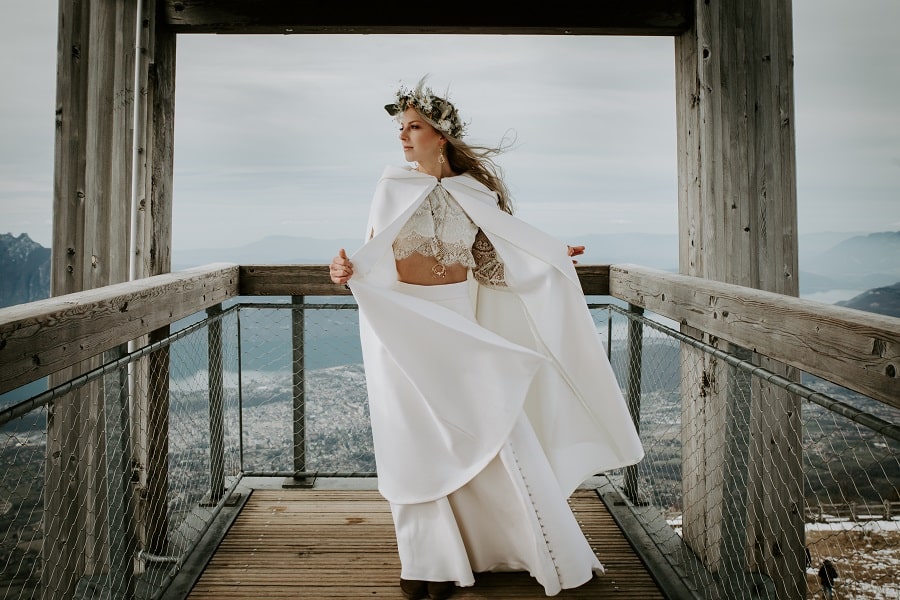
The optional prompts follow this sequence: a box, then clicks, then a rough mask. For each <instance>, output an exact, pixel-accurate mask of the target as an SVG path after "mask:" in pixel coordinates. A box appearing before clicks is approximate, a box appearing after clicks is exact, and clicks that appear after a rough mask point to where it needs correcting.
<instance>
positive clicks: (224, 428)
mask: <svg viewBox="0 0 900 600" xmlns="http://www.w3.org/2000/svg"><path fill="white" fill-rule="evenodd" d="M339 300H340V299H337V300H335V302H338V301H339ZM592 314H593V315H594V318H595V323H596V325H597V329H598V331H599V332H600V334H601V336H603V338H604V339H605V341H606V343H607V346H608V348H609V352H610V361H611V363H612V365H613V369H614V370H615V371H616V374H617V377H618V378H619V382H620V384H621V385H622V387H623V391H624V392H625V394H626V396H627V397H628V399H629V402H630V403H631V404H632V407H633V409H634V410H636V411H639V414H640V418H639V429H640V433H641V438H642V440H643V443H644V447H645V450H646V457H645V459H644V460H643V461H642V462H641V463H640V464H638V465H637V466H636V467H635V468H633V469H630V470H629V469H622V470H620V471H617V472H614V473H609V474H607V475H608V476H609V477H610V479H611V480H612V481H614V482H615V483H616V485H617V486H618V487H619V488H620V489H624V490H626V491H628V493H629V497H630V498H631V499H632V506H631V510H632V511H633V512H634V514H635V515H636V516H637V517H638V521H639V522H640V524H641V526H642V527H643V529H644V531H645V532H646V534H647V535H648V536H649V538H650V539H651V540H652V541H653V544H654V545H655V547H656V550H657V551H658V552H659V554H660V555H661V556H662V557H663V558H664V560H665V561H666V562H667V563H668V565H669V567H670V568H671V569H672V570H673V572H675V573H677V575H678V576H679V577H680V578H681V579H682V580H683V581H684V582H685V585H686V587H688V588H689V589H690V590H691V592H692V593H693V595H695V596H696V597H699V598H717V597H729V598H731V597H735V598H741V597H749V596H747V591H748V590H754V593H759V594H762V595H765V593H770V596H771V597H776V595H775V592H774V591H772V589H771V588H772V585H773V584H772V581H771V579H770V578H767V577H765V576H761V575H759V573H760V572H761V570H760V568H759V565H758V564H756V563H755V562H754V561H755V560H756V558H755V556H754V554H753V552H752V551H749V550H748V544H747V542H746V540H747V536H748V533H747V532H748V531H752V530H754V529H756V530H761V531H762V532H763V533H771V532H772V531H781V530H782V529H784V527H783V525H784V524H779V523H769V522H768V521H767V520H766V515H765V514H759V509H756V511H757V512H754V511H753V510H751V509H749V508H748V506H749V505H751V504H754V503H755V505H756V506H762V507H767V506H768V507H770V508H771V509H772V514H776V513H780V512H784V511H783V510H782V509H783V506H784V505H783V502H785V501H786V500H785V498H788V497H790V494H785V495H784V497H778V496H772V497H766V498H762V497H761V495H763V494H764V492H762V491H760V490H759V489H758V484H756V483H754V481H756V479H755V476H757V475H758V474H757V473H753V472H752V471H751V464H752V465H760V464H762V465H763V468H764V469H768V467H767V466H766V465H765V463H764V462H759V461H758V460H757V461H753V460H751V458H753V457H754V456H756V455H755V454H754V453H758V452H759V451H760V449H759V448H758V447H757V446H755V445H754V444H755V443H756V442H755V440H756V439H757V438H759V437H760V435H759V434H761V432H766V433H767V434H769V435H771V436H772V438H773V439H775V438H776V437H777V435H775V434H779V435H787V432H789V431H791V430H792V428H791V427H787V426H785V424H787V425H791V426H793V425H794V424H796V425H797V426H796V427H794V428H793V430H794V431H797V432H799V433H798V435H800V436H801V439H800V440H799V445H800V447H801V448H802V451H803V460H802V461H801V463H800V465H801V466H800V469H802V473H800V474H798V476H797V477H792V478H786V479H784V480H781V481H779V482H778V484H777V485H778V486H781V487H782V488H783V489H785V490H788V489H789V486H791V485H797V486H802V488H800V489H798V490H796V494H795V496H796V497H800V498H803V507H802V508H801V509H800V510H799V511H797V512H798V519H801V520H802V521H803V522H802V524H801V527H800V528H799V530H800V531H801V532H802V533H800V534H799V536H795V538H794V539H787V540H785V544H787V545H789V546H791V547H798V545H800V546H799V547H804V546H805V547H806V548H808V549H809V554H808V556H809V562H808V563H806V564H799V565H798V573H792V574H789V576H788V577H786V578H785V580H786V581H789V582H795V583H796V586H795V588H793V589H791V590H788V591H787V593H788V595H789V597H794V598H800V597H806V598H813V597H817V594H818V593H819V591H820V586H819V584H818V577H817V571H818V567H819V565H820V563H821V561H822V560H824V558H826V557H827V558H830V559H832V560H833V561H834V562H835V564H836V565H837V568H838V572H839V578H838V580H837V582H836V589H837V591H838V594H839V595H838V597H839V598H842V599H844V598H860V599H869V598H871V599H874V598H897V597H900V589H898V584H897V583H896V581H895V579H896V578H895V577H893V574H894V573H895V571H896V568H897V566H898V563H900V550H898V548H900V543H898V542H900V537H898V523H900V520H898V514H897V513H898V512H900V509H898V500H900V497H898V489H897V485H898V481H900V454H898V453H900V443H898V435H897V431H898V429H897V427H896V426H895V425H892V424H891V423H895V422H897V420H898V419H897V411H895V410H893V409H890V408H889V407H886V406H885V405H883V404H881V403H878V402H874V401H871V400H869V399H868V398H865V397H860V396H858V395H854V394H851V393H850V392H847V391H846V390H841V389H839V388H835V386H832V385H831V384H828V383H827V382H824V381H821V380H816V379H814V378H811V377H807V376H803V378H802V380H801V383H803V384H804V386H805V387H804V386H797V388H796V389H792V390H791V391H792V392H794V393H795V394H796V393H797V392H799V393H801V395H802V398H801V399H800V400H799V403H798V404H796V405H797V406H799V407H800V410H799V411H796V413H797V414H789V413H790V412H791V411H790V409H791V407H792V406H794V405H793V404H791V399H790V398H791V395H790V394H786V392H785V390H784V389H783V388H782V387H779V385H775V384H778V383H779V381H778V380H777V378H775V379H774V380H773V378H772V377H770V376H769V374H767V373H768V372H767V371H765V370H758V369H757V370H752V369H750V370H748V369H747V368H745V367H746V363H745V361H744V360H743V359H745V358H747V356H746V353H741V352H740V351H738V354H737V355H735V356H731V355H729V356H725V355H724V354H723V353H721V352H720V351H709V350H708V349H706V348H703V347H701V346H702V345H691V344H688V343H686V342H685V340H684V336H681V337H679V336H680V334H679V333H678V332H677V331H673V330H669V329H667V328H666V327H664V326H662V325H661V324H660V322H659V321H649V320H647V319H643V318H641V317H639V316H635V315H627V314H625V312H624V311H623V310H621V309H619V308H618V307H616V306H612V307H606V306H605V305H603V306H596V307H595V308H594V309H593V310H592ZM636 323H640V325H641V326H640V327H636ZM173 329H177V330H178V332H177V333H175V334H173V335H172V336H170V337H169V338H161V339H160V340H158V341H154V340H151V341H149V342H147V343H146V344H143V343H142V344H138V345H140V346H141V348H139V349H137V350H134V351H132V352H131V353H125V352H124V351H120V352H119V353H118V354H116V353H109V354H108V355H107V356H105V357H104V360H103V361H102V362H105V363H106V366H105V367H99V366H98V365H99V363H100V362H101V361H100V360H99V359H98V360H97V363H96V364H92V365H90V367H91V368H93V369H94V370H93V371H91V372H90V373H89V374H88V375H86V376H79V377H75V378H74V379H69V380H68V381H65V382H64V383H63V384H62V386H61V387H60V388H57V389H54V390H51V391H49V392H45V393H43V394H40V395H38V396H37V397H35V398H32V399H31V400H29V401H26V402H24V403H21V404H19V405H18V409H17V410H16V411H14V412H15V416H11V415H12V413H10V411H9V410H8V408H9V407H7V410H3V412H2V413H0V415H2V416H3V418H2V419H0V423H2V425H0V459H2V461H3V474H2V479H0V524H2V530H0V531H2V537H0V565H2V573H0V598H59V597H75V598H92V599H93V598H108V597H109V598H111V597H119V596H126V597H136V598H156V597H159V596H160V594H161V593H162V592H163V590H165V588H166V586H167V585H168V582H169V581H170V580H171V579H172V578H173V577H174V576H175V574H176V573H177V571H178V570H179V569H180V568H181V566H182V564H183V563H184V561H185V560H186V558H187V556H188V555H189V554H190V552H191V551H192V549H193V548H194V546H195V545H196V544H197V542H198V541H199V539H200V538H201V536H202V535H203V533H204V532H205V531H206V529H207V528H208V527H209V525H210V523H211V522H212V521H213V520H214V519H215V517H216V513H217V511H218V510H219V509H220V508H221V506H222V505H223V503H225V502H227V501H228V496H229V493H230V491H231V490H232V489H233V487H234V486H235V485H236V484H237V482H238V481H239V479H240V478H241V477H242V476H245V475H282V476H302V475H318V476H327V475H356V476H374V474H375V473H374V471H375V465H374V456H373V452H372V441H371V431H370V428H369V423H368V410H367V403H366V388H365V377H364V372H363V369H362V358H361V351H360V348H359V335H358V321H357V312H356V310H355V305H354V304H352V303H350V304H345V303H335V304H301V303H299V302H298V303H294V304H291V302H290V301H283V302H275V303H267V304H261V303H248V302H242V303H238V304H236V305H234V306H233V307H232V308H231V309H229V310H228V311H226V312H225V313H221V314H220V313H218V312H216V311H212V312H211V316H210V317H209V318H208V319H203V315H197V316H195V318H193V319H192V320H191V321H190V322H185V323H179V324H176V326H174V327H173ZM629 338H631V339H632V340H639V344H637V347H638V348H639V352H635V351H634V348H635V346H634V345H633V346H632V349H631V350H629ZM713 350H715V349H713ZM66 377H67V376H65V375H63V374H60V375H58V376H57V377H56V379H59V380H63V379H66ZM773 381H774V384H773ZM785 381H787V380H785ZM788 383H790V382H788ZM685 390H690V393H688V394H687V397H686V395H685ZM803 394H805V395H803ZM723 398H728V400H727V401H724V400H723ZM779 407H783V411H782V413H779V412H778V409H779ZM773 408H774V409H775V410H773ZM759 413H771V414H776V415H778V414H780V415H781V416H782V417H783V419H784V420H785V421H784V423H782V422H781V420H780V419H776V421H777V422H765V420H764V419H763V420H760V419H759V418H758V417H757V415H758V414H759ZM698 415H699V416H698ZM792 419H794V420H796V421H793V420H792ZM48 422H49V423H50V426H49V427H48ZM770 457H771V458H770V461H771V463H772V464H771V467H772V468H771V470H772V472H773V473H780V471H779V468H780V467H779V465H777V464H775V463H777V462H779V461H780V462H790V458H791V457H790V456H787V455H785V454H779V451H778V449H777V448H776V449H775V451H773V452H771V453H770ZM711 462H712V463H715V466H716V468H715V469H713V470H712V472H714V473H717V477H718V478H719V479H718V480H717V481H715V482H714V483H715V485H710V483H709V481H708V478H709V475H708V473H709V469H708V467H709V464H710V463H711ZM753 468H757V467H756V466H754V467H753ZM779 476H780V475H779ZM744 499H752V500H754V502H749V501H748V502H744ZM697 506H703V507H704V509H703V510H700V511H697V510H693V511H691V510H687V508H688V507H697ZM687 514H693V515H698V514H699V515H701V516H700V517H699V518H698V517H696V516H695V517H694V520H693V521H691V522H688V521H686V519H685V515H687ZM788 525H790V524H788ZM787 530H788V531H789V530H790V528H789V527H788V528H787ZM72 540H75V541H74V542H73V541H72ZM67 544H68V545H67ZM57 547H60V548H71V547H77V548H79V549H81V550H79V551H78V552H71V553H68V554H62V553H60V552H58V551H56V550H55V549H56V548H57ZM600 551H601V553H602V546H601V548H600ZM47 565H54V566H53V567H48V566H47ZM65 573H70V574H71V573H75V574H76V576H75V581H66V579H65V576H64V575H63V574H65ZM797 582H799V583H797ZM801 588H802V589H801ZM63 589H66V590H74V595H72V594H70V595H63V594H61V593H60V590H63ZM767 590H768V592H767ZM779 593H780V590H779ZM778 597H781V596H780V595H778Z"/></svg>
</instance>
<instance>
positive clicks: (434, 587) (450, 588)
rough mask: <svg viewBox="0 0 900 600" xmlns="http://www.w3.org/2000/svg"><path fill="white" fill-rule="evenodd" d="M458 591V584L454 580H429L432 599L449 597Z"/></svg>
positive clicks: (429, 593) (441, 599) (442, 599)
mask: <svg viewBox="0 0 900 600" xmlns="http://www.w3.org/2000/svg"><path fill="white" fill-rule="evenodd" d="M454 591H456V584H455V583H453V582H452V581H429V582H428V597H429V598H431V600H444V598H449V597H450V596H452V595H453V592H454Z"/></svg>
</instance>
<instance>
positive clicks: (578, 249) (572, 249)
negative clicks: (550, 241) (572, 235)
mask: <svg viewBox="0 0 900 600" xmlns="http://www.w3.org/2000/svg"><path fill="white" fill-rule="evenodd" d="M566 247H567V248H568V249H569V256H578V255H579V254H584V246H566ZM572 264H575V265H577V264H578V261H577V260H573V261H572Z"/></svg>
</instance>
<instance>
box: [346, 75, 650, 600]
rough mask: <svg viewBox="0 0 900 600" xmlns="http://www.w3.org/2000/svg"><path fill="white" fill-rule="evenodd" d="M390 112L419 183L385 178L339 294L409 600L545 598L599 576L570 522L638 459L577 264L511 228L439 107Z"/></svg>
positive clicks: (503, 204)
mask: <svg viewBox="0 0 900 600" xmlns="http://www.w3.org/2000/svg"><path fill="white" fill-rule="evenodd" d="M424 81H425V79H424V78H423V79H422V81H420V82H419V84H418V86H417V87H415V88H414V89H407V88H405V87H401V88H400V90H399V91H398V92H397V98H396V102H395V103H393V104H389V105H388V106H386V107H385V108H386V110H387V111H388V113H389V114H391V115H392V116H395V117H396V118H397V119H398V121H399V123H400V143H401V145H402V148H403V155H404V157H405V159H406V161H407V162H409V163H412V164H413V165H414V166H413V167H388V168H387V169H385V171H384V173H383V175H382V177H381V179H380V180H379V182H378V184H377V186H376V190H375V195H374V199H373V202H372V207H371V211H370V215H369V224H368V227H367V232H366V242H365V244H364V245H363V246H362V248H360V249H359V250H358V251H357V252H356V253H355V254H354V255H353V257H352V259H351V258H349V257H348V256H347V254H346V252H345V251H344V250H343V249H341V250H340V252H339V253H338V256H336V257H335V258H334V259H333V261H332V263H331V266H330V275H331V279H332V281H333V282H335V283H339V284H347V285H348V287H349V288H350V289H351V290H352V292H353V295H354V296H355V298H356V301H357V304H358V305H359V313H360V339H361V341H362V347H363V360H364V363H365V368H366V377H367V387H368V395H369V407H370V414H371V420H372V434H373V440H374V448H375V458H376V464H377V470H378V487H379V491H380V492H381V494H382V495H383V496H384V497H385V498H386V499H387V500H388V501H389V502H390V505H391V511H392V515H393V519H394V525H395V529H396V534H397V546H398V550H399V554H400V561H401V565H402V567H401V573H400V587H401V590H402V592H403V594H404V596H405V597H406V598H411V599H415V598H425V597H430V598H432V599H436V598H447V597H448V596H450V595H451V594H452V593H453V591H454V589H455V587H456V586H471V585H474V583H475V579H474V573H478V572H486V571H510V570H516V571H527V572H529V573H530V574H531V575H532V576H533V577H534V578H535V579H536V580H537V581H538V582H539V583H540V584H541V585H542V586H543V587H544V591H545V593H546V594H547V595H548V596H553V595H556V594H557V593H559V592H560V591H561V590H562V589H568V588H574V587H578V586H580V585H582V584H584V583H586V582H587V581H588V580H590V579H591V578H592V577H593V574H594V573H602V572H603V566H602V565H601V563H600V562H599V560H598V559H597V557H596V555H595V554H594V551H593V550H592V549H591V547H590V545H589V544H588V542H587V540H586V539H585V537H584V535H583V534H582V532H581V530H580V528H579V526H578V524H577V522H576V521H575V518H574V516H573V514H572V512H571V509H570V508H569V506H568V503H567V498H568V496H569V495H570V494H571V493H572V492H573V491H574V490H575V489H576V488H577V487H578V485H580V484H581V483H582V482H583V481H584V480H585V479H587V478H588V477H590V476H592V475H594V474H596V473H598V472H600V471H603V470H607V469H613V468H618V467H622V466H624V465H628V464H633V463H635V462H637V461H639V460H640V459H641V458H642V457H643V450H642V448H641V444H640V440H639V438H638V436H637V432H636V430H635V427H634V425H633V423H632V420H631V418H630V416H629V414H628V411H627V408H626V405H625V402H624V400H623V398H622V395H621V392H620V390H619V387H618V385H617V383H616V381H615V378H614V375H613V373H612V369H611V368H610V365H609V362H608V361H607V359H606V355H605V353H604V350H603V347H602V344H601V342H600V339H599V336H598V334H597V331H596V328H595V326H594V323H593V320H592V318H591V316H590V313H589V311H588V309H587V305H586V303H585V299H584V295H583V292H582V290H581V286H580V283H579V280H578V277H577V275H576V273H575V268H574V266H573V262H574V260H572V259H571V258H570V257H572V256H576V255H579V254H581V253H582V252H583V250H584V248H583V247H580V246H576V247H572V246H566V245H564V244H561V243H560V242H558V241H557V240H555V239H553V238H551V237H550V236H548V235H546V234H544V233H542V232H540V231H538V230H536V229H534V228H532V227H530V226H529V225H527V224H525V223H523V222H522V221H520V220H518V219H516V218H514V217H513V216H512V214H511V212H512V211H511V208H510V202H509V197H508V193H507V190H506V187H505V186H504V184H503V181H502V179H501V177H500V175H499V170H498V168H497V167H496V165H495V164H494V163H493V161H492V159H491V157H492V156H493V155H496V154H497V153H499V152H500V149H499V148H483V147H477V146H471V145H469V144H466V143H465V142H463V141H462V137H463V135H464V125H463V123H462V121H461V120H460V117H459V114H458V112H457V110H456V108H455V107H454V106H453V104H452V103H450V102H449V101H448V100H447V98H445V97H439V96H436V95H435V94H434V93H433V92H432V91H431V89H430V88H427V87H425V86H424Z"/></svg>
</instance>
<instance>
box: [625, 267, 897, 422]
mask: <svg viewBox="0 0 900 600" xmlns="http://www.w3.org/2000/svg"><path fill="white" fill-rule="evenodd" d="M610 293H611V294H612V295H613V296H615V297H616V298H619V299H621V300H625V301H626V302H630V303H632V304H636V305H638V306H642V307H644V308H646V309H647V310H650V311H653V312H655V313H657V314H660V315H662V316H664V317H668V318H669V319H672V320H674V321H677V322H678V323H680V324H681V325H687V326H689V327H692V328H696V329H698V330H701V331H703V332H705V333H707V334H709V335H710V336H714V337H716V338H722V339H724V340H728V341H729V342H731V343H734V344H736V345H738V346H741V347H744V348H748V349H750V350H753V351H754V352H757V353H759V354H762V355H765V356H768V357H770V358H774V359H775V360H778V361H781V362H784V363H787V364H789V365H792V366H794V367H797V368H798V369H800V370H802V371H805V372H807V373H810V374H812V375H816V376H818V377H821V378H823V379H827V380H829V381H832V382H834V383H837V384H839V385H842V386H844V387H847V388H849V389H852V390H855V391H857V392H860V393H862V394H866V395H867V396H871V397H872V398H875V399H877V400H880V401H882V402H885V403H886V404H890V405H891V406H894V407H897V408H900V373H898V371H900V319H898V318H895V317H888V316H885V315H879V314H876V313H870V312H863V311H860V310H855V309H852V308H844V307H840V306H834V305H831V304H824V303H822V302H815V301H813V300H803V299H800V298H794V297H792V296H787V295H783V294H776V293H774V292H765V291H762V290H754V289H750V288H746V287H742V286H738V285H733V284H728V283H720V282H716V281H711V280H708V279H702V278H699V277H690V276H688V275H679V274H675V273H667V272H665V271H659V270H656V269H650V268H646V267H639V266H635V265H613V266H612V268H611V271H610Z"/></svg>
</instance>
